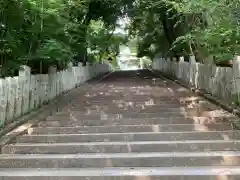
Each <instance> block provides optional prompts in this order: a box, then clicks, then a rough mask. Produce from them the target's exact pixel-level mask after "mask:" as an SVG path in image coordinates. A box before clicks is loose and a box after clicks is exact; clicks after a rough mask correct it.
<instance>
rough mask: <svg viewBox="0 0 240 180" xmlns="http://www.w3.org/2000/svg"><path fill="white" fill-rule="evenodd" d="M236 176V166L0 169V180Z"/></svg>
mask: <svg viewBox="0 0 240 180" xmlns="http://www.w3.org/2000/svg"><path fill="white" fill-rule="evenodd" d="M239 177H240V167H239V166H236V167H227V166H226V167H218V166H205V167H172V168H169V167H158V168H156V167H143V168H139V167H131V168H123V167H121V168H120V167H119V168H88V169H86V168H83V169H81V168H65V169H63V168H55V169H49V168H44V169H43V168H41V169H37V168H25V169H24V168H22V169H1V170H0V180H136V179H139V180H145V179H147V180H239Z"/></svg>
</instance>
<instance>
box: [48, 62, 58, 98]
mask: <svg viewBox="0 0 240 180" xmlns="http://www.w3.org/2000/svg"><path fill="white" fill-rule="evenodd" d="M56 72H57V67H56V66H51V67H49V69H48V101H49V100H52V99H53V98H54V97H55V96H56Z"/></svg>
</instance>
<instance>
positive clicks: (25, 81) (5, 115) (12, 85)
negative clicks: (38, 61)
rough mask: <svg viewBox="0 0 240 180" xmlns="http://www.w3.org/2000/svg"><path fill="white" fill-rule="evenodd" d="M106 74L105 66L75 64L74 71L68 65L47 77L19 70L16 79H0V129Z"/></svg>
mask: <svg viewBox="0 0 240 180" xmlns="http://www.w3.org/2000/svg"><path fill="white" fill-rule="evenodd" d="M108 71H110V68H109V66H108V65H106V64H93V65H92V66H89V65H88V66H85V67H83V66H82V64H81V63H79V65H78V66H76V67H74V66H72V64H69V66H68V68H67V69H66V70H64V71H60V72H56V68H55V67H52V68H50V70H49V73H48V74H38V75H31V69H30V68H29V67H27V66H22V68H21V70H20V71H19V76H17V77H7V78H4V79H0V127H3V126H5V125H6V124H8V123H10V122H12V121H13V120H15V119H16V118H17V117H20V116H21V115H23V114H26V113H28V112H30V111H31V110H33V109H36V108H39V107H40V106H41V105H43V104H44V103H46V102H48V101H50V100H52V99H53V98H54V97H56V96H58V95H60V94H62V93H64V92H66V91H68V90H70V89H72V88H74V87H76V86H78V85H80V84H81V83H84V82H85V81H87V80H89V79H91V78H93V77H95V76H98V75H100V74H103V73H106V72H108Z"/></svg>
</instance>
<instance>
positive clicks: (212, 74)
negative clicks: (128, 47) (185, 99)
mask: <svg viewBox="0 0 240 180" xmlns="http://www.w3.org/2000/svg"><path fill="white" fill-rule="evenodd" d="M152 68H153V69H154V70H158V71H160V72H162V73H163V74H165V75H167V76H172V77H174V78H176V79H179V80H181V81H183V82H185V83H187V84H189V85H192V86H194V87H195V88H197V89H201V90H204V91H206V92H208V93H210V94H211V95H213V96H215V97H217V98H219V99H221V100H222V101H224V102H226V103H232V102H233V101H239V94H240V58H239V57H236V58H235V59H234V61H233V67H232V68H231V67H217V66H215V65H207V64H200V63H197V62H195V58H194V56H192V57H190V62H186V61H184V59H183V58H181V60H180V61H179V62H174V61H170V59H169V58H168V59H167V60H166V59H164V58H155V59H154V60H153V64H152ZM233 98H237V99H233Z"/></svg>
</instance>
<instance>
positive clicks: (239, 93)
mask: <svg viewBox="0 0 240 180" xmlns="http://www.w3.org/2000/svg"><path fill="white" fill-rule="evenodd" d="M232 79H233V82H232V84H233V96H234V98H236V99H235V100H237V101H238V102H239V101H240V56H236V57H235V58H234V60H233V78H232Z"/></svg>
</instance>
